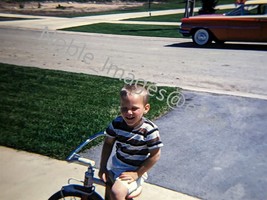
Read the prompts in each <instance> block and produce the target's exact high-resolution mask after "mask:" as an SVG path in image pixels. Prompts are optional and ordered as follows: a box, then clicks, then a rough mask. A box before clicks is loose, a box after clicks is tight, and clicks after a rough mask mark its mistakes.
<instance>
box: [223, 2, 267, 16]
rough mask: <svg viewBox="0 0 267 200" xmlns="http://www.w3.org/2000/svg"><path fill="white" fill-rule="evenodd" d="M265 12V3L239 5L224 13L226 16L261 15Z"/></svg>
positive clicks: (266, 10) (266, 11)
mask: <svg viewBox="0 0 267 200" xmlns="http://www.w3.org/2000/svg"><path fill="white" fill-rule="evenodd" d="M263 14H267V5H264V4H261V5H240V6H239V7H238V8H236V9H234V10H232V11H230V12H228V13H226V14H225V15H226V16H240V15H263Z"/></svg>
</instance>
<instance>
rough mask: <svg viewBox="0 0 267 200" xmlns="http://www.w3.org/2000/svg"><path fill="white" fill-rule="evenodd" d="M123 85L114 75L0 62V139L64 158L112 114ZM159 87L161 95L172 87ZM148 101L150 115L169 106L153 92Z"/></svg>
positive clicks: (19, 146)
mask: <svg viewBox="0 0 267 200" xmlns="http://www.w3.org/2000/svg"><path fill="white" fill-rule="evenodd" d="M123 85H124V81H123V80H119V79H112V78H107V77H100V76H93V75H86V74H78V73H70V72H62V71H54V70H45V69H39V68H32V67H20V66H15V65H8V64H3V63H0V110H1V112H0V121H1V125H0V132H1V134H0V142H1V143H0V145H3V146H8V147H12V148H15V149H20V150H26V151H29V152H35V153H39V154H43V155H47V156H50V157H53V158H59V159H65V157H66V156H67V155H68V154H69V153H70V152H71V151H72V150H73V149H74V148H75V147H76V146H77V145H78V144H79V143H80V142H82V141H84V140H85V139H86V138H87V137H88V136H89V135H92V134H93V133H96V132H99V131H102V130H104V129H105V128H106V126H107V125H108V124H109V122H110V121H111V120H112V119H113V118H114V117H115V116H117V115H118V113H119V99H118V92H119V90H120V88H121V87H122V86H123ZM160 88H161V89H163V88H164V89H165V90H166V91H167V92H166V97H167V95H168V94H170V93H171V92H173V91H175V90H176V88H170V87H160ZM160 88H159V89H160ZM150 103H151V111H150V112H149V115H148V116H147V117H148V118H150V119H155V118H156V117H159V116H160V115H162V114H163V113H165V112H167V111H168V110H169V107H168V105H167V102H166V101H160V100H158V99H157V94H156V95H154V96H153V97H151V101H150ZM98 142H99V141H98ZM95 144H96V143H94V145H95Z"/></svg>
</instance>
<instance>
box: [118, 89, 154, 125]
mask: <svg viewBox="0 0 267 200" xmlns="http://www.w3.org/2000/svg"><path fill="white" fill-rule="evenodd" d="M120 107H121V115H122V117H123V119H124V121H125V122H126V124H127V125H128V126H130V127H132V128H134V127H136V126H138V125H139V124H140V123H141V121H142V117H143V115H144V114H146V113H147V112H148V111H149V109H150V105H149V104H146V105H144V100H143V96H141V95H137V94H130V95H127V96H125V97H122V98H121V103H120Z"/></svg>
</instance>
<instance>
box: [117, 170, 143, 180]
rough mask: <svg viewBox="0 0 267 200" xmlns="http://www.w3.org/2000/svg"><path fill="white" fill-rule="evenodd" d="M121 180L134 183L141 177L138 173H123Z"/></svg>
mask: <svg viewBox="0 0 267 200" xmlns="http://www.w3.org/2000/svg"><path fill="white" fill-rule="evenodd" d="M119 178H120V179H121V180H123V181H128V183H132V182H134V181H136V180H137V179H138V178H139V177H138V174H137V172H123V173H121V175H120V176H119Z"/></svg>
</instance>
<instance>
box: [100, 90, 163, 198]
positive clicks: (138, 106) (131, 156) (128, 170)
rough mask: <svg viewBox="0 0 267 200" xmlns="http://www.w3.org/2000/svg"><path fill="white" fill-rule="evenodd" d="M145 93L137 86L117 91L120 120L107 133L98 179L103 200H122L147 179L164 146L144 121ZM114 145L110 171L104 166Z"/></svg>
mask: <svg viewBox="0 0 267 200" xmlns="http://www.w3.org/2000/svg"><path fill="white" fill-rule="evenodd" d="M148 98H149V94H148V92H147V90H146V89H145V88H144V87H142V86H139V85H125V86H124V87H123V88H122V90H121V91H120V110H121V116H118V117H117V118H115V119H114V120H113V121H112V123H111V124H110V125H109V127H108V128H107V129H106V138H105V141H104V145H103V149H102V154H101V163H100V171H99V177H100V178H102V179H103V180H104V181H105V182H107V181H108V179H109V180H110V179H111V180H112V185H111V186H110V187H106V198H109V199H111V200H125V198H126V196H127V195H128V194H130V193H132V192H133V191H135V190H136V189H137V188H138V187H139V186H140V185H141V184H142V183H143V182H144V180H145V179H146V178H147V174H146V172H147V171H148V170H149V169H151V168H152V166H153V165H154V164H155V163H156V162H157V161H158V160H159V158H160V147H162V146H163V144H162V142H161V140H160V136H159V131H158V127H157V126H156V125H155V124H154V123H153V122H151V121H149V120H148V119H146V118H144V117H143V115H144V114H146V113H147V112H148V111H149V109H150V105H149V103H148ZM115 142H116V153H115V155H114V156H113V157H112V162H111V169H110V170H108V169H107V162H108V159H109V157H110V155H111V152H112V149H113V146H114V144H115Z"/></svg>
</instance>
